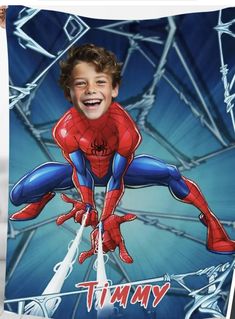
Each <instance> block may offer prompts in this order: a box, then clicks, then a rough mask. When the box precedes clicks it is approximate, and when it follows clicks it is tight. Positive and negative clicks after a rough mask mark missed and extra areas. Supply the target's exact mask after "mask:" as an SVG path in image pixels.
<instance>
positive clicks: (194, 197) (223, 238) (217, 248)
mask: <svg viewBox="0 0 235 319" xmlns="http://www.w3.org/2000/svg"><path fill="white" fill-rule="evenodd" d="M182 178H183V180H184V182H185V183H186V185H187V186H188V188H189V194H188V195H187V196H186V197H185V198H184V199H182V201H183V202H185V203H188V204H192V205H194V206H196V207H197V208H198V209H199V210H200V211H201V212H202V214H201V215H200V216H199V218H200V220H201V221H202V222H203V224H204V225H205V226H207V248H208V250H210V251H212V252H215V253H220V254H234V253H235V241H233V240H231V239H230V238H229V237H228V235H227V233H226V232H225V230H224V228H223V226H222V225H221V223H220V221H219V220H218V219H217V217H216V216H215V215H214V214H213V213H212V211H211V210H210V208H209V206H208V204H207V202H206V200H205V198H204V196H203V195H202V193H201V191H200V189H199V187H198V186H197V184H195V183H194V182H192V181H190V180H189V179H187V178H185V177H183V176H182Z"/></svg>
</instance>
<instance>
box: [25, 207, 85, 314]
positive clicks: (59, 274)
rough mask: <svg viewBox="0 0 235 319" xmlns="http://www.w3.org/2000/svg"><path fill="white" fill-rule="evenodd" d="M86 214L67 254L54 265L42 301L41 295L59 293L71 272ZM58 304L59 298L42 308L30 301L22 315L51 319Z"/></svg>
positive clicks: (50, 300)
mask: <svg viewBox="0 0 235 319" xmlns="http://www.w3.org/2000/svg"><path fill="white" fill-rule="evenodd" d="M88 214H89V210H87V211H86V213H85V215H84V216H83V219H82V224H81V226H80V228H79V230H78V231H77V234H76V237H75V238H74V240H72V241H71V242H70V243H69V245H68V252H67V254H66V256H65V258H64V259H63V261H61V262H59V263H58V264H56V265H55V267H54V269H53V270H54V272H55V274H54V276H53V277H52V278H51V280H50V282H49V283H48V285H47V286H46V288H45V289H44V291H43V293H42V300H43V295H48V294H56V293H60V292H61V288H62V287H63V284H64V282H65V280H66V279H67V278H68V277H69V275H70V274H71V272H72V270H73V264H74V263H75V262H76V260H77V258H78V253H79V246H80V243H81V240H82V234H83V231H84V227H85V223H86V219H87V216H88ZM60 302H61V298H60V297H59V298H58V297H57V298H52V299H49V300H48V301H47V302H46V303H45V304H44V307H42V306H39V304H38V303H36V302H35V301H32V302H30V303H29V304H28V305H26V306H25V309H24V313H25V314H30V315H35V316H43V315H45V314H46V316H49V317H52V316H53V314H54V312H55V311H56V309H57V308H58V306H59V304H60Z"/></svg>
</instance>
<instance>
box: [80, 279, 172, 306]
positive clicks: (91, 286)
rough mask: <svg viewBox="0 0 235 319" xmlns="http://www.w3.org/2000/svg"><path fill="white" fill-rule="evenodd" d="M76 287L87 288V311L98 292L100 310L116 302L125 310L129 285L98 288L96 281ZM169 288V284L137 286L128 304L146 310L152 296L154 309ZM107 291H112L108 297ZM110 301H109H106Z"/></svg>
mask: <svg viewBox="0 0 235 319" xmlns="http://www.w3.org/2000/svg"><path fill="white" fill-rule="evenodd" d="M76 287H84V288H87V290H86V292H87V309H88V311H90V310H91V307H92V301H93V296H94V293H95V291H99V295H100V297H99V307H100V308H102V307H103V306H104V304H107V302H109V303H110V304H114V303H115V302H118V303H119V305H120V306H121V307H123V308H126V306H127V302H128V298H129V294H130V290H131V285H122V286H116V287H114V288H113V287H112V286H111V287H110V286H109V283H108V282H106V283H105V284H104V286H102V287H100V286H98V281H88V282H82V283H80V284H78V285H76ZM169 288H170V283H165V284H164V285H163V286H158V285H155V286H153V285H138V286H136V288H135V291H134V293H133V295H132V296H131V297H130V303H131V304H135V303H137V302H139V303H140V305H141V306H142V307H144V308H147V306H148V303H149V299H150V296H151V295H152V296H153V301H152V307H156V306H157V305H158V304H159V302H160V301H161V300H162V298H163V297H164V296H165V294H166V293H167V291H168V290H169ZM109 289H111V290H113V291H112V293H111V297H110V292H109ZM107 299H110V300H107Z"/></svg>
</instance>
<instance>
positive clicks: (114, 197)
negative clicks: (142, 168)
mask: <svg viewBox="0 0 235 319" xmlns="http://www.w3.org/2000/svg"><path fill="white" fill-rule="evenodd" d="M132 159H133V154H131V155H129V156H128V157H125V156H122V155H120V154H119V153H115V155H114V158H113V163H112V176H111V178H110V179H109V182H108V185H107V188H106V194H105V200H104V208H103V211H102V215H101V221H104V220H105V219H106V218H107V217H109V216H110V215H112V214H113V213H114V211H115V208H116V207H117V205H118V203H119V201H120V199H121V197H122V195H123V193H124V175H125V172H126V170H127V168H128V166H129V164H130V162H131V161H132Z"/></svg>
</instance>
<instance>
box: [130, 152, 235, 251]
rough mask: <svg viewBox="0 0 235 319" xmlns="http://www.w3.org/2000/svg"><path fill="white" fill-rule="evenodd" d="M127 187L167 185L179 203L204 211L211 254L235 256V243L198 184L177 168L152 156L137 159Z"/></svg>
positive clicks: (208, 246) (132, 164) (131, 170)
mask: <svg viewBox="0 0 235 319" xmlns="http://www.w3.org/2000/svg"><path fill="white" fill-rule="evenodd" d="M125 184H126V187H130V188H135V187H146V186H154V185H162V186H167V187H168V188H169V190H170V191H171V193H172V194H173V196H174V197H176V198H177V199H178V200H180V201H182V202H184V203H188V204H191V205H194V206H195V207H197V208H198V209H199V210H200V211H201V213H202V214H201V215H200V219H201V221H202V222H203V223H204V224H205V225H206V226H207V228H208V232H207V248H208V249H209V250H210V251H212V252H216V253H221V254H234V253H235V241H233V240H231V239H230V238H229V237H228V235H227V233H226V231H225V230H224V228H223V226H222V225H221V223H220V221H219V220H218V219H217V217H216V216H215V215H214V214H213V212H212V211H211V209H210V208H209V206H208V204H207V201H206V199H205V198H204V196H203V194H202V193H201V191H200V188H199V187H198V185H197V184H196V183H194V182H193V181H191V180H189V179H188V178H186V177H184V176H182V175H181V174H180V172H179V171H178V169H177V168H176V167H175V166H173V165H169V164H166V163H165V162H163V161H162V160H159V159H157V158H154V157H151V156H147V155H141V156H137V157H135V158H134V160H133V162H132V163H131V165H130V167H129V168H128V170H127V173H126V175H125Z"/></svg>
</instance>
